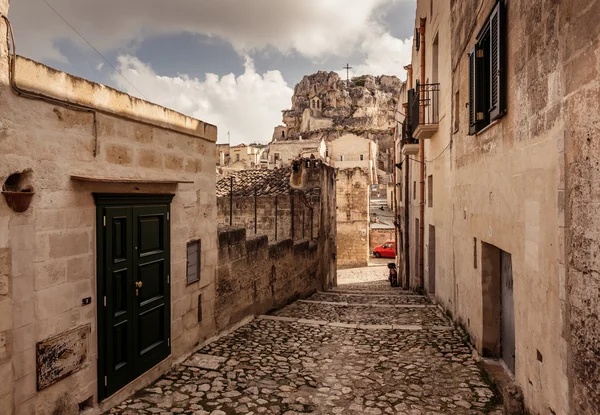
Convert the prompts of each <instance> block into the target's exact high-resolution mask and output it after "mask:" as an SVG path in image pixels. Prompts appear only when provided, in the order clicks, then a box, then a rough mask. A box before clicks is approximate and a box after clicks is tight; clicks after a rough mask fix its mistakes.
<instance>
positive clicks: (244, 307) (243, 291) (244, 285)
mask: <svg viewBox="0 0 600 415" xmlns="http://www.w3.org/2000/svg"><path fill="white" fill-rule="evenodd" d="M317 248H318V244H317V243H316V242H310V241H301V242H297V243H294V241H292V240H291V239H284V240H282V241H279V242H276V243H273V244H269V239H268V237H267V236H257V237H255V238H251V239H247V238H246V229H243V228H221V229H220V230H219V263H218V266H217V277H216V289H217V300H216V303H215V311H214V312H215V321H216V327H217V330H223V329H226V328H228V327H230V326H231V325H233V324H235V323H237V322H239V321H241V320H242V319H244V318H245V317H247V316H250V315H259V314H264V313H266V312H267V311H269V310H271V309H274V308H278V307H281V306H283V305H285V304H287V303H288V302H290V301H292V300H294V299H297V298H305V297H307V296H309V295H310V294H311V293H313V292H314V291H316V290H317V289H320V288H321V287H322V286H323V280H322V278H323V277H324V276H323V275H321V274H320V272H319V250H318V249H317Z"/></svg>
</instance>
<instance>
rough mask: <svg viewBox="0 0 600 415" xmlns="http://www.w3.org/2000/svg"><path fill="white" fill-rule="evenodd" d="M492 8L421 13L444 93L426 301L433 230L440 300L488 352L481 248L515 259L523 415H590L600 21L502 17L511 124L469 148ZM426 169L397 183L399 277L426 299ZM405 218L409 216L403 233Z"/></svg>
mask: <svg viewBox="0 0 600 415" xmlns="http://www.w3.org/2000/svg"><path fill="white" fill-rule="evenodd" d="M509 3H510V2H509ZM495 4H496V2H494V1H493V0H478V1H476V2H472V1H457V2H454V3H453V4H452V5H450V4H449V3H447V2H440V3H439V4H438V3H436V2H434V3H433V7H431V4H430V2H429V1H425V0H423V1H421V0H419V1H418V2H417V13H416V18H415V26H419V19H420V18H426V19H427V21H426V33H425V38H424V39H421V45H422V48H424V50H425V54H426V59H425V78H426V79H432V78H433V77H434V74H433V72H432V66H433V65H432V63H433V62H432V59H431V56H432V50H433V48H432V46H433V39H434V37H435V36H436V35H437V36H438V40H439V47H438V51H439V55H438V57H439V59H438V68H439V71H438V74H437V77H438V80H439V82H440V106H439V113H440V122H439V126H438V132H437V133H436V134H434V135H433V137H432V138H431V139H428V140H425V145H424V148H425V160H431V161H429V162H427V164H426V166H425V170H426V173H425V174H426V176H429V175H432V176H433V182H434V203H433V207H429V206H427V205H426V208H425V221H424V230H425V235H424V247H423V251H424V258H423V259H424V268H425V269H424V275H423V277H424V280H425V284H424V287H423V288H425V289H426V290H428V289H430V288H432V286H430V285H429V276H430V274H431V271H432V270H430V269H429V268H430V262H429V257H430V255H431V253H430V249H429V248H430V246H431V244H430V241H429V230H430V226H434V227H435V238H436V240H435V264H434V265H433V266H435V276H436V278H435V297H436V299H437V301H438V302H439V303H440V304H442V305H443V306H444V308H446V309H447V310H448V311H450V312H451V313H452V315H453V317H454V318H455V320H457V321H458V322H459V323H461V324H462V325H463V326H464V327H465V329H466V330H467V331H468V332H469V334H470V337H471V339H472V341H473V342H474V343H475V345H477V347H478V349H479V351H480V352H481V351H482V342H483V340H482V338H483V336H484V329H485V327H484V322H483V320H482V309H483V308H484V305H485V304H484V303H485V299H484V298H482V297H483V296H482V288H483V287H482V276H481V274H482V269H481V268H482V259H481V255H482V253H481V251H482V243H487V244H491V245H493V246H495V247H498V248H500V249H502V250H504V251H506V252H508V253H510V254H511V256H512V269H513V281H514V300H515V310H514V315H515V331H516V333H515V335H516V373H515V377H516V384H517V386H518V387H520V388H521V389H522V390H523V395H524V400H525V405H526V409H527V410H529V411H531V412H532V413H538V412H539V413H542V412H544V411H548V410H552V411H553V412H554V413H556V414H570V413H596V412H598V411H600V398H599V395H598V393H597V388H596V387H595V386H594V385H596V384H597V383H598V380H599V379H600V369H599V366H598V365H597V357H593V356H595V355H597V353H594V352H593V350H597V345H598V342H599V341H600V340H599V338H600V337H599V334H598V333H600V325H599V324H598V318H597V312H593V311H592V310H593V309H596V310H597V304H598V301H597V298H596V297H597V296H596V295H594V294H592V293H597V287H599V286H600V283H599V282H598V281H599V280H598V278H597V274H598V272H597V271H598V269H600V268H599V267H598V261H597V259H596V257H595V256H593V255H591V251H590V250H593V249H594V248H592V247H594V246H596V242H597V241H598V240H599V239H600V238H598V232H597V228H598V226H597V225H598V223H597V220H595V219H594V218H595V217H597V215H596V214H595V206H596V205H597V201H598V197H597V191H596V190H597V188H598V187H599V186H598V185H597V183H599V182H600V181H599V180H598V177H597V174H596V173H597V169H595V168H594V167H593V165H595V164H594V163H596V162H597V157H596V154H597V153H598V152H597V151H596V150H597V148H596V147H597V146H596V144H594V143H595V141H594V140H593V138H592V137H594V134H595V133H596V132H597V130H598V129H597V124H598V111H597V109H598V106H599V105H600V101H598V96H599V91H600V87H599V86H598V82H599V81H598V76H597V75H598V73H599V70H600V67H599V64H600V63H599V61H598V59H595V58H593V56H597V54H598V44H599V42H598V39H599V36H600V32H599V31H598V30H597V25H595V24H593V23H591V22H592V20H593V19H595V20H597V18H598V16H599V15H600V1H598V0H590V1H584V2H576V1H563V2H554V1H549V0H548V1H546V0H535V1H533V2H527V3H519V4H516V3H510V4H509V5H508V16H507V22H508V27H507V33H508V36H507V56H506V62H507V64H506V78H507V88H506V89H507V103H508V112H507V114H506V115H505V116H504V117H502V118H501V119H499V120H498V121H497V122H495V123H493V124H492V125H490V126H489V127H488V128H486V129H485V130H483V131H480V132H479V133H478V134H477V135H474V136H467V132H468V129H469V125H468V111H469V108H468V107H467V105H466V104H467V103H468V93H469V79H468V73H469V72H468V58H467V54H466V53H467V52H469V51H470V50H471V48H472V46H473V44H474V43H475V35H476V34H477V32H478V31H479V29H480V28H481V27H482V26H483V24H484V21H485V19H486V17H487V16H488V14H489V12H490V11H491V9H492V7H493V6H494V5H495ZM592 16H594V17H592ZM584 27H586V29H584ZM589 28H593V29H591V30H590V29H589ZM412 71H413V77H412V78H413V85H409V86H408V88H409V89H410V88H411V87H414V84H415V83H416V81H417V80H419V77H420V71H421V68H420V53H419V52H417V51H416V50H415V48H414V47H413V56H412ZM404 93H405V92H404ZM402 102H406V95H404V98H403V99H400V105H401V103H402ZM400 121H402V120H400ZM596 135H597V134H596ZM449 144H451V145H450V147H448V145H449ZM447 147H448V149H447ZM397 157H400V148H398V147H397ZM411 157H413V158H416V159H419V158H420V155H415V156H411ZM419 169H420V165H419V164H418V163H415V162H412V161H405V162H404V163H403V169H402V171H401V172H400V173H399V174H398V175H397V177H398V179H401V181H402V186H401V188H400V189H401V192H397V198H396V202H397V203H398V206H399V207H400V211H399V213H400V214H401V215H402V218H401V219H402V221H401V222H402V235H400V234H398V236H397V238H398V241H399V243H400V242H402V241H404V242H406V241H408V243H409V245H410V247H409V252H408V256H406V255H405V254H404V252H403V250H402V246H400V249H401V253H402V255H401V258H400V264H399V265H400V269H401V270H402V271H404V264H405V263H406V261H409V263H410V276H409V277H410V282H411V285H412V286H413V287H416V286H417V285H418V271H419V270H418V262H417V259H418V256H417V252H418V246H417V245H418V243H417V240H416V235H417V232H418V229H416V223H415V220H416V219H418V218H419V204H420V203H421V200H420V197H419V193H418V192H419V180H420V178H419ZM406 170H408V174H409V178H408V181H406V179H405V178H404V176H405V173H406ZM415 189H416V193H417V194H416V195H415V192H414V190H415ZM405 190H408V195H409V197H408V200H407V199H406V195H405V193H404V191H405ZM426 194H427V187H426ZM415 196H416V197H415ZM424 202H425V203H426V202H427V201H424ZM592 206H594V208H592ZM404 207H408V208H409V211H410V216H409V220H408V227H407V226H406V224H405V223H404V209H403V208H404ZM592 212H594V213H592ZM584 241H585V242H584ZM431 291H433V290H432V289H431ZM559 345H563V346H562V347H559ZM594 345H595V346H594ZM569 368H571V369H569ZM570 382H571V383H570ZM570 386H572V389H570ZM548 408H550V409H548Z"/></svg>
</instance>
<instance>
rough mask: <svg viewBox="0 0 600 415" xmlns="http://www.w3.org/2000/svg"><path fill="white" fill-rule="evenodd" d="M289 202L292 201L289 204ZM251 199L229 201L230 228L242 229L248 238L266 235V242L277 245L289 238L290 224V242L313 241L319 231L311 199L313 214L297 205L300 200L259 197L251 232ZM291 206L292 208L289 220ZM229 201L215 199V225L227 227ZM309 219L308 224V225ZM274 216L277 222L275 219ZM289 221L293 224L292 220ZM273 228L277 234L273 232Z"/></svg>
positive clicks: (315, 203)
mask: <svg viewBox="0 0 600 415" xmlns="http://www.w3.org/2000/svg"><path fill="white" fill-rule="evenodd" d="M292 199H293V200H294V201H293V202H292ZM254 204H255V199H254V197H252V196H245V197H240V196H236V197H234V198H233V215H232V219H233V224H232V226H234V227H243V228H245V229H246V231H247V234H248V235H266V236H268V237H269V240H270V241H281V240H283V239H288V238H292V224H293V226H294V240H301V239H309V238H310V237H311V225H312V236H313V237H315V238H316V236H317V234H318V231H319V200H318V198H313V200H312V206H313V211H312V212H311V210H310V209H309V208H308V206H306V205H305V204H304V203H303V202H301V199H300V196H298V195H294V196H290V195H280V196H259V197H257V198H256V218H257V220H256V232H255V221H254V218H255V207H254ZM292 205H293V207H294V212H293V218H292ZM229 211H230V200H229V197H219V198H217V222H218V223H219V224H223V225H230V223H229V219H230V215H229ZM311 215H312V222H311ZM275 216H277V219H276V218H275ZM292 219H293V220H292ZM275 227H277V232H276V231H275Z"/></svg>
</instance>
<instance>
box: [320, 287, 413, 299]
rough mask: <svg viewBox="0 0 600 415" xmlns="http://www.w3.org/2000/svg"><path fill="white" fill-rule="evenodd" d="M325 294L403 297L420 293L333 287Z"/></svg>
mask: <svg viewBox="0 0 600 415" xmlns="http://www.w3.org/2000/svg"><path fill="white" fill-rule="evenodd" d="M323 294H339V295H353V296H361V295H370V296H372V297H402V296H413V295H414V296H418V294H415V293H411V292H409V291H397V292H394V291H390V293H389V294H382V293H381V291H361V292H357V291H344V290H338V289H335V288H334V289H333V290H331V291H325V292H323Z"/></svg>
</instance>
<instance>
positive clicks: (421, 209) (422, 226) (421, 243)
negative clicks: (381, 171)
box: [418, 17, 427, 289]
mask: <svg viewBox="0 0 600 415" xmlns="http://www.w3.org/2000/svg"><path fill="white" fill-rule="evenodd" d="M426 21H427V18H425V17H422V18H421V25H420V26H419V34H420V36H421V85H423V84H425V23H426ZM420 96H421V94H419V97H420ZM419 118H420V121H421V122H424V121H425V108H423V107H422V106H421V105H420V103H419ZM419 155H420V161H421V163H419V164H420V169H419V170H420V179H421V186H420V192H419V193H420V196H421V200H420V201H419V217H420V219H419V285H418V288H420V289H423V288H424V287H425V284H424V276H425V261H423V253H424V252H425V244H424V242H425V141H424V140H423V139H420V140H419Z"/></svg>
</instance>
